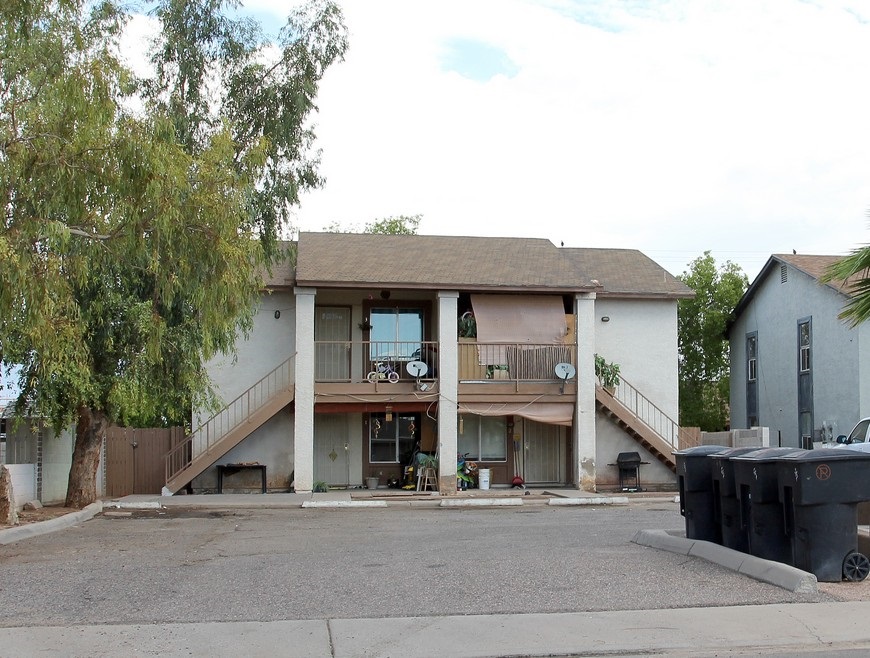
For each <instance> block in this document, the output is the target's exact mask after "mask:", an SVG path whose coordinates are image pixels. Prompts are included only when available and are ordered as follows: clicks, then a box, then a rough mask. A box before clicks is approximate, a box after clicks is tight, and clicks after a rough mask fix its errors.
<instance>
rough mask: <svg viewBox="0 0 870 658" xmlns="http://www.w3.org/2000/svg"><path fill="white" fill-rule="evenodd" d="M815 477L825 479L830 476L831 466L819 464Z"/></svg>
mask: <svg viewBox="0 0 870 658" xmlns="http://www.w3.org/2000/svg"><path fill="white" fill-rule="evenodd" d="M816 477H817V478H818V479H819V480H827V479H828V478H830V477H831V467H830V466H828V465H827V464H819V465H818V466H817V467H816Z"/></svg>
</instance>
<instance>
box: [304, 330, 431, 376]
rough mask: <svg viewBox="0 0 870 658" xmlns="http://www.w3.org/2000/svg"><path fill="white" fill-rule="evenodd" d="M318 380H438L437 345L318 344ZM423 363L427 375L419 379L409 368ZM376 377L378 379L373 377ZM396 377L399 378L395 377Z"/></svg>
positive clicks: (318, 342) (427, 342)
mask: <svg viewBox="0 0 870 658" xmlns="http://www.w3.org/2000/svg"><path fill="white" fill-rule="evenodd" d="M314 345H315V353H316V357H315V361H314V372H315V375H314V378H315V380H316V381H318V382H363V381H371V380H373V379H385V380H389V379H391V378H393V379H395V378H398V379H400V380H406V381H411V380H414V379H418V378H419V379H436V378H437V376H438V374H437V372H438V342H437V341H419V340H418V341H357V342H352V341H336V340H319V341H315V343H314ZM412 361H422V362H423V363H425V364H426V373H425V374H420V376H419V377H417V374H418V373H417V372H414V373H412V372H409V370H408V367H407V366H408V364H409V363H410V362H412ZM372 373H376V375H372V376H371V377H369V375H371V374H372ZM391 373H395V375H391Z"/></svg>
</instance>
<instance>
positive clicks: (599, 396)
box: [595, 379, 681, 473]
mask: <svg viewBox="0 0 870 658" xmlns="http://www.w3.org/2000/svg"><path fill="white" fill-rule="evenodd" d="M595 401H596V403H597V405H596V406H597V408H598V409H599V410H600V411H601V412H602V413H604V414H605V415H606V416H607V417H609V418H610V419H611V420H612V421H613V422H614V423H616V424H617V425H618V426H619V427H620V428H621V429H622V430H623V431H624V432H625V433H626V434H628V435H629V436H631V437H632V438H634V439H635V440H636V441H637V442H638V443H639V444H640V445H642V446H643V447H644V448H646V450H647V451H649V453H650V454H652V455H653V456H654V457H655V458H656V459H657V460H658V461H660V462H661V463H662V464H664V465H665V466H667V467H668V468H669V469H670V470H671V471H673V472H674V473H676V471H677V462H676V459H675V458H674V454H673V453H674V450H677V449H678V448H679V446H680V433H681V429H680V426H679V425H678V424H677V422H676V421H674V420H673V419H672V418H671V417H670V416H668V415H667V414H665V413H664V412H663V411H662V410H661V409H659V408H658V407H656V406H655V404H653V403H652V402H651V401H650V400H649V399H647V398H646V397H644V395H643V394H641V393H640V392H639V391H638V390H637V389H636V388H635V387H634V386H632V385H631V384H629V383H628V382H626V381H625V380H624V379H621V381H620V383H619V386H618V387H617V388H616V390H615V391H614V392H613V393H611V392H609V391H607V390H605V389H604V388H603V387H602V386H600V385H598V384H596V386H595Z"/></svg>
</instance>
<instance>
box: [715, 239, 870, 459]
mask: <svg viewBox="0 0 870 658" xmlns="http://www.w3.org/2000/svg"><path fill="white" fill-rule="evenodd" d="M840 258H841V256H832V255H810V254H774V255H772V256H771V257H770V258H769V259H768V261H767V263H766V264H765V265H764V267H763V268H762V270H761V272H760V273H759V274H758V276H757V277H756V278H755V280H754V281H753V282H752V285H750V286H749V288H748V289H747V291H746V293H744V295H743V298H742V299H741V300H740V302H739V303H738V305H737V307H736V308H735V310H734V314H733V315H734V317H733V320H732V321H731V323H730V325H729V329H728V338H729V344H730V351H731V426H732V427H733V428H749V427H756V426H760V427H769V428H770V441H771V444H772V445H783V446H795V447H812V444H813V443H814V442H819V441H830V440H832V439H836V437H837V435H838V434H848V433H849V430H850V429H851V428H852V426H853V425H854V424H855V423H856V422H858V420H859V419H861V418H864V417H866V416H870V395H868V393H870V325H867V324H866V323H865V324H862V325H859V326H857V327H851V326H850V325H849V324H848V323H847V322H845V321H843V320H841V319H840V318H839V315H840V313H841V311H842V310H843V307H844V306H845V305H846V304H847V303H848V302H849V300H850V299H851V298H852V287H851V283H852V282H843V281H833V282H830V283H822V282H821V278H822V276H823V275H824V274H825V272H826V271H827V269H828V268H829V267H830V266H831V265H832V264H833V263H834V262H836V261H837V260H839V259H840Z"/></svg>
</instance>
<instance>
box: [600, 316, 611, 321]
mask: <svg viewBox="0 0 870 658" xmlns="http://www.w3.org/2000/svg"><path fill="white" fill-rule="evenodd" d="M601 321H602V322H610V316H609V315H602V316H601Z"/></svg>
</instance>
